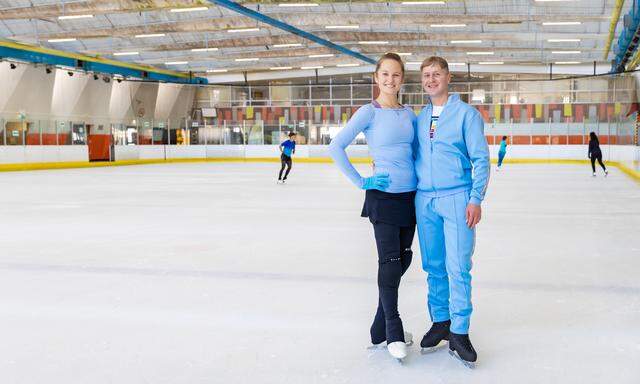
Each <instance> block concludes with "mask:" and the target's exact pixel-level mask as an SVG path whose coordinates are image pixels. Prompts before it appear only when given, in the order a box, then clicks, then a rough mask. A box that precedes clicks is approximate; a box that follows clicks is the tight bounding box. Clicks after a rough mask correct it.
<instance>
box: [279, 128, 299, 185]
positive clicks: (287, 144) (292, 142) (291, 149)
mask: <svg viewBox="0 0 640 384" xmlns="http://www.w3.org/2000/svg"><path fill="white" fill-rule="evenodd" d="M279 148H280V153H281V155H280V162H281V163H282V167H281V168H280V173H279V174H278V183H282V184H284V182H285V181H287V176H289V172H291V164H292V161H291V156H292V155H293V154H295V153H296V133H295V132H290V133H289V140H285V141H283V142H282V144H280V146H279ZM285 166H286V167H287V171H286V172H285V174H284V178H282V171H284V168H285Z"/></svg>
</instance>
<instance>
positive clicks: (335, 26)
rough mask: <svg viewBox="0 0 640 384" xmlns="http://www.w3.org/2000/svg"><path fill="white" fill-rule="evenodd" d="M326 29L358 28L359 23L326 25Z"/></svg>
mask: <svg viewBox="0 0 640 384" xmlns="http://www.w3.org/2000/svg"><path fill="white" fill-rule="evenodd" d="M325 28H326V29H358V28H360V26H359V25H325Z"/></svg>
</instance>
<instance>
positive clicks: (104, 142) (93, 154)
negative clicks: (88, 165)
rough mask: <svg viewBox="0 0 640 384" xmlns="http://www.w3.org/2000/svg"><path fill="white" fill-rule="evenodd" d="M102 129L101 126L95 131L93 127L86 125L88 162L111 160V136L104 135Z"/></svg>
mask: <svg viewBox="0 0 640 384" xmlns="http://www.w3.org/2000/svg"><path fill="white" fill-rule="evenodd" d="M102 128H103V127H102V126H98V129H95V128H94V126H93V125H87V135H88V137H89V161H110V160H111V153H110V152H111V135H110V134H104V133H105V132H104V130H103V129H102ZM99 133H100V134H99Z"/></svg>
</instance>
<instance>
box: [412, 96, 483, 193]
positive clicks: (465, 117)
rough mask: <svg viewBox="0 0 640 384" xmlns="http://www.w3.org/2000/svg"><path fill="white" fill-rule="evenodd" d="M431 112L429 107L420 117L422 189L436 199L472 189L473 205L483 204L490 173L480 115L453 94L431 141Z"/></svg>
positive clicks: (420, 179) (420, 183)
mask: <svg viewBox="0 0 640 384" xmlns="http://www.w3.org/2000/svg"><path fill="white" fill-rule="evenodd" d="M431 111H432V107H431V104H429V105H427V106H426V107H424V108H423V109H422V111H421V112H420V115H418V124H417V137H418V143H419V148H418V150H417V156H416V173H417V175H418V190H419V191H420V192H424V193H427V195H428V196H433V197H436V196H447V195H452V194H455V193H458V192H462V191H466V190H471V197H470V199H469V202H470V203H473V204H477V205H480V203H481V202H482V200H483V199H484V195H485V192H486V190H487V185H488V184H489V172H490V171H489V170H490V166H489V146H488V145H487V139H486V138H485V137H484V121H483V120H482V116H481V115H480V112H478V110H476V109H475V108H473V107H472V106H470V105H468V104H467V103H464V102H463V101H462V100H460V97H459V96H458V95H457V94H453V95H450V96H449V100H448V101H447V103H446V104H445V106H444V109H443V110H442V113H441V114H440V118H439V119H438V126H437V129H436V132H435V135H434V137H433V139H430V138H429V127H430V125H431ZM472 169H473V172H472Z"/></svg>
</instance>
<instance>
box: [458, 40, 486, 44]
mask: <svg viewBox="0 0 640 384" xmlns="http://www.w3.org/2000/svg"><path fill="white" fill-rule="evenodd" d="M480 43H482V40H451V44H480Z"/></svg>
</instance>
